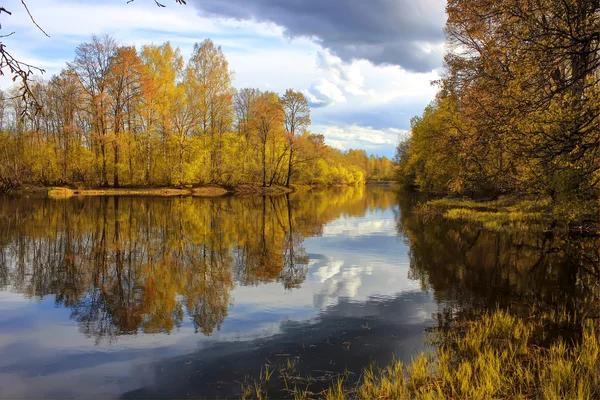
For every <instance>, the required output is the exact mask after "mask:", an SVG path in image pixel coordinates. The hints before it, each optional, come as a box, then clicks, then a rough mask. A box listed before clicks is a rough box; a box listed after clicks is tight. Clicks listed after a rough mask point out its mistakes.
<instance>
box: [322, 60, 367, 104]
mask: <svg viewBox="0 0 600 400" xmlns="http://www.w3.org/2000/svg"><path fill="white" fill-rule="evenodd" d="M317 65H318V66H319V68H321V69H322V70H323V71H325V73H327V74H328V75H329V76H330V77H331V78H332V80H333V81H334V82H335V83H336V84H337V85H339V86H341V87H342V88H343V89H344V90H345V91H346V92H347V93H350V94H354V95H358V94H364V93H365V91H364V90H363V88H362V87H363V84H364V82H365V78H364V77H363V75H362V73H361V70H360V67H359V64H358V63H356V62H354V63H352V64H348V63H344V62H343V61H342V59H341V58H339V57H336V56H333V55H331V54H330V53H329V52H328V51H318V52H317Z"/></svg>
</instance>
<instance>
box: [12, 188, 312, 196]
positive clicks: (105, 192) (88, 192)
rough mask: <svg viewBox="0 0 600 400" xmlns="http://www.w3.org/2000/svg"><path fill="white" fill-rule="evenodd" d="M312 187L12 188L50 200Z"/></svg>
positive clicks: (244, 192) (277, 192) (271, 191)
mask: <svg viewBox="0 0 600 400" xmlns="http://www.w3.org/2000/svg"><path fill="white" fill-rule="evenodd" d="M312 188H313V187H312V186H309V185H291V186H290V187H289V188H288V187H285V186H269V187H261V186H258V185H237V186H219V185H210V186H201V187H191V188H169V187H141V188H70V187H48V188H46V187H37V186H36V187H26V188H21V189H19V190H15V191H13V192H12V193H13V194H17V195H31V196H37V197H48V198H51V199H66V198H71V197H78V196H160V197H172V196H193V197H217V196H225V195H242V196H244V195H246V196H255V195H269V196H276V195H282V194H286V193H294V192H302V191H309V190H311V189H312Z"/></svg>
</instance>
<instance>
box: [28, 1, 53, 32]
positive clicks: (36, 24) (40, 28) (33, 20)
mask: <svg viewBox="0 0 600 400" xmlns="http://www.w3.org/2000/svg"><path fill="white" fill-rule="evenodd" d="M21 4H23V7H25V10H27V14H29V18H31V22H33V24H34V25H35V26H37V28H38V29H39V30H40V31H42V33H43V34H44V35H46V36H47V37H50V35H48V34H47V33H46V31H45V30H43V29H42V27H41V26H39V25H38V23H37V22H35V19H33V15H31V12H30V11H29V8H28V7H27V4H26V3H25V0H21Z"/></svg>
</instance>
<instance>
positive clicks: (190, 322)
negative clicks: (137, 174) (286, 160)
mask: <svg viewBox="0 0 600 400" xmlns="http://www.w3.org/2000/svg"><path fill="white" fill-rule="evenodd" d="M412 203H413V202H412V201H411V200H410V199H408V198H401V197H398V196H397V194H396V193H395V192H394V191H393V190H392V189H390V188H385V187H369V188H333V189H328V190H320V191H315V192H312V193H305V194H298V195H292V196H289V197H286V196H280V197H275V198H269V197H227V198H218V199H200V198H124V197H122V198H110V197H103V198H83V199H72V200H67V201H50V200H40V199H18V198H8V197H5V198H0V206H1V207H0V397H2V398H33V397H35V398H39V397H40V396H42V395H43V396H45V397H51V398H55V397H94V398H100V397H102V398H106V397H113V398H139V397H145V398H147V397H186V396H189V397H216V396H219V397H221V398H223V397H235V396H238V395H239V394H240V389H241V382H243V381H244V379H245V378H246V377H247V378H248V379H252V378H256V377H258V375H259V374H260V371H261V369H262V368H264V366H265V365H266V364H268V365H270V366H271V368H277V367H278V366H280V365H283V364H284V363H286V362H287V360H292V361H293V362H294V363H295V372H296V373H297V374H298V375H299V376H307V375H309V374H310V375H311V376H312V377H314V378H315V379H314V381H315V382H316V383H315V385H316V386H317V389H318V385H319V382H326V381H327V380H329V379H331V377H333V376H336V374H340V373H342V372H343V371H345V370H348V371H350V372H351V373H353V374H354V375H353V374H351V375H350V380H351V379H352V377H353V376H358V374H359V373H360V371H361V369H362V368H363V367H365V366H366V365H368V364H369V363H370V362H372V361H375V362H378V363H380V364H383V363H387V362H389V361H390V360H391V358H392V356H393V355H396V357H397V358H399V359H401V360H404V361H409V360H410V359H411V357H412V356H413V355H414V354H415V353H417V352H419V351H421V350H423V349H424V336H425V330H426V329H427V328H431V327H435V326H438V325H440V324H443V323H444V321H445V319H447V318H448V317H449V316H452V315H455V314H457V313H460V312H468V311H469V310H472V309H478V308H493V307H497V306H501V307H502V306H508V305H510V304H511V303H517V304H523V305H524V306H523V307H524V308H526V307H528V306H529V305H530V304H533V303H535V304H536V305H539V306H542V307H549V308H551V307H559V306H566V307H567V308H568V311H569V312H573V313H582V312H584V313H593V312H596V313H597V304H598V300H599V297H598V296H599V291H600V289H599V288H598V267H597V266H598V263H599V256H598V245H599V243H598V239H597V238H581V237H574V236H572V235H571V236H569V235H566V234H565V235H562V236H561V235H558V234H557V235H548V234H544V233H543V232H535V231H518V232H502V233H493V232H485V231H483V230H481V229H480V228H478V227H476V226H472V225H466V224H461V223H456V222H453V223H451V222H448V221H443V220H438V219H431V218H429V219H427V218H425V219H424V218H421V217H419V216H416V215H414V214H413V213H412ZM275 386H276V385H275ZM281 389H282V388H281V387H279V388H278V387H275V388H274V390H275V391H276V393H279V394H280V395H281V394H282V393H284V392H281V391H279V392H277V390H281ZM317 389H315V390H317Z"/></svg>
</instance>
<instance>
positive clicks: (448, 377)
mask: <svg viewBox="0 0 600 400" xmlns="http://www.w3.org/2000/svg"><path fill="white" fill-rule="evenodd" d="M557 318H559V319H560V318H565V319H567V318H568V317H567V316H566V314H563V315H562V316H561V315H551V316H549V315H547V316H538V317H536V318H535V319H533V318H529V319H521V318H517V317H515V316H512V315H511V314H509V313H508V312H506V311H496V312H494V313H486V314H483V315H481V316H479V317H478V318H476V319H474V320H471V321H469V322H462V323H456V325H455V326H454V327H453V328H452V329H450V330H446V331H438V332H436V333H435V334H433V336H432V341H433V342H434V344H436V345H437V351H436V353H435V354H432V355H425V354H420V355H419V356H417V357H416V358H415V359H414V360H413V361H412V363H410V364H409V365H404V364H403V363H401V362H398V361H393V362H392V363H391V364H389V365H388V366H386V367H384V368H379V367H376V366H371V367H369V368H367V369H366V370H365V371H364V372H363V374H362V376H361V378H360V380H359V382H358V384H356V385H350V386H348V385H346V384H345V382H344V379H339V380H337V381H334V382H332V384H331V387H330V388H329V389H328V390H326V391H324V392H321V393H312V392H310V390H309V389H308V388H305V387H304V386H301V387H295V386H294V387H292V386H291V384H287V383H286V387H288V386H290V389H289V393H290V395H291V396H292V397H293V398H296V399H312V398H319V399H326V400H342V399H360V400H363V399H364V400H367V399H482V400H483V399H534V398H544V399H592V398H599V397H600V331H599V329H598V326H597V322H593V320H587V321H583V323H582V324H583V333H582V335H581V338H580V340H577V341H567V340H563V339H560V338H559V339H557V340H555V341H554V342H553V343H552V344H550V345H549V346H544V345H542V343H543V342H544V341H543V340H542V339H543V338H545V337H546V336H547V330H548V327H547V322H548V319H551V320H554V321H556V319H557ZM282 375H283V374H282ZM283 376H284V379H285V375H283ZM273 379H275V377H274V376H273V371H271V372H270V373H269V370H268V369H267V370H266V371H265V372H263V373H262V374H261V380H260V382H258V383H255V384H253V385H246V386H245V387H244V391H243V398H246V399H250V398H252V399H265V398H267V397H268V386H269V381H270V380H273ZM288 381H290V379H289V377H288ZM286 382H287V381H286ZM290 382H292V381H290Z"/></svg>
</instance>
